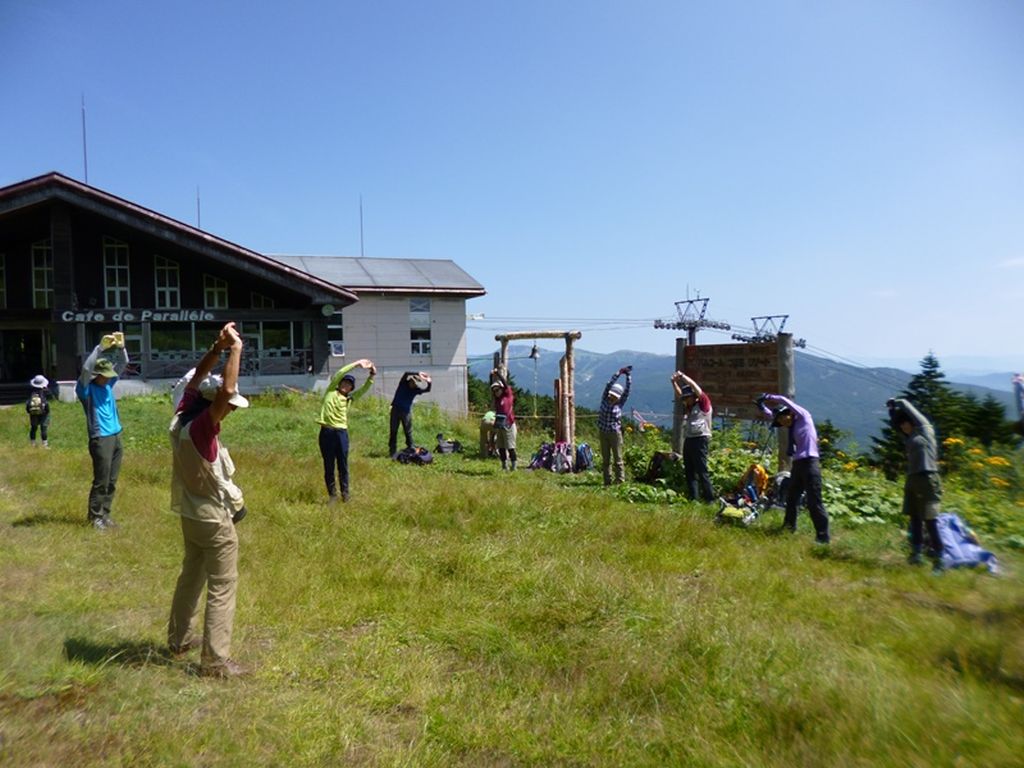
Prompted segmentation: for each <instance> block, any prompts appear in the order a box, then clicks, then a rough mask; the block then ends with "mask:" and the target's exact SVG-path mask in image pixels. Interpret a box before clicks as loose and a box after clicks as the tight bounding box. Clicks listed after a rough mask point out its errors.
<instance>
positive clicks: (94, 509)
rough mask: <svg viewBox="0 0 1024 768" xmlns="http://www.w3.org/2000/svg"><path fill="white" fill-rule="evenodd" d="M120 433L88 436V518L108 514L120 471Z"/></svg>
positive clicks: (92, 518) (93, 518)
mask: <svg viewBox="0 0 1024 768" xmlns="http://www.w3.org/2000/svg"><path fill="white" fill-rule="evenodd" d="M121 454H122V448H121V433H120V432H118V433H117V434H116V435H109V436H107V437H91V438H89V456H91V457H92V488H90V489H89V520H95V519H96V518H98V517H109V516H110V505H111V504H112V503H113V501H114V491H115V490H116V489H117V476H118V475H119V474H120V473H121Z"/></svg>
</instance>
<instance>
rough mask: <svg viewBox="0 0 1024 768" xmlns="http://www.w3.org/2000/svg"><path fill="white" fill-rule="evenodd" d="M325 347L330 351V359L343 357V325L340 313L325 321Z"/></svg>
mask: <svg viewBox="0 0 1024 768" xmlns="http://www.w3.org/2000/svg"><path fill="white" fill-rule="evenodd" d="M327 346H328V347H330V349H331V357H344V356H345V325H344V323H343V322H342V319H341V312H335V313H334V314H333V315H331V316H330V317H329V318H328V319H327Z"/></svg>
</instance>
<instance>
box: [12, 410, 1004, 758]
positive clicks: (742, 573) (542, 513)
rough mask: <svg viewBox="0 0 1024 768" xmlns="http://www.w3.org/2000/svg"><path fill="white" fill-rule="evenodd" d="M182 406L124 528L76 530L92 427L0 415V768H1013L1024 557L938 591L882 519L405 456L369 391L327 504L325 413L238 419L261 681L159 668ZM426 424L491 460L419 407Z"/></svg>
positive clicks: (133, 445) (174, 560)
mask: <svg viewBox="0 0 1024 768" xmlns="http://www.w3.org/2000/svg"><path fill="white" fill-rule="evenodd" d="M168 409H169V405H168V403H167V402H166V400H165V399H162V398H139V399H135V400H125V401H123V402H122V404H121V412H122V420H123V421H124V423H125V425H126V432H125V436H126V445H127V453H126V456H125V462H124V469H123V472H122V479H121V483H120V487H119V490H118V493H117V498H116V500H115V508H114V516H115V518H116V519H117V520H118V521H119V522H120V523H121V526H122V527H121V529H120V530H118V531H116V532H113V533H111V534H96V533H94V532H93V531H91V530H89V529H87V528H86V527H85V525H84V517H85V499H86V495H87V492H88V485H89V478H90V468H89V461H88V454H87V451H86V444H85V443H86V440H85V427H84V423H83V417H82V414H81V410H80V409H79V408H77V406H74V405H63V404H60V405H58V406H57V407H56V409H55V414H54V419H53V425H52V437H51V444H52V446H53V447H52V449H51V450H49V451H43V450H41V449H36V450H32V449H30V448H29V447H28V446H27V440H26V439H25V434H24V431H25V423H26V421H27V419H26V418H25V416H24V413H23V412H21V411H19V410H18V409H17V408H12V409H5V410H3V411H2V412H0V442H2V445H3V447H2V448H0V525H2V526H3V534H4V539H5V541H4V546H3V547H2V548H0V594H2V595H3V600H2V601H0V764H3V765H14V766H23V765H24V766H28V765H33V766H34V765H54V766H58V765H60V766H63V765H88V766H93V765H95V766H103V765H111V766H113V765H171V766H176V765H180V766H196V765H199V766H213V765H217V766H219V765H238V766H251V765H268V766H271V765H289V766H292V765H295V766H319V765H385V766H391V765H396V766H421V765H426V766H433V765H436V766H445V765H466V766H519V765H538V766H540V765H543V766H547V765H570V766H590V765H602V766H603V765H610V766H618V765H630V766H632V765H652V766H655V765H659V766H660V765H685V766H691V765H692V766H794V765H795V766H820V765H842V766H861V765H898V766H940V765H957V766H972V765H979V766H981V765H984V766H1001V765H1006V766H1009V765H1019V764H1020V760H1021V758H1020V756H1021V754H1024V728H1022V726H1021V723H1022V722H1024V584H1022V580H1021V577H1020V567H1021V564H1022V563H1021V559H1020V557H1019V555H1018V554H1017V553H1015V552H1012V551H1006V552H1004V551H1003V550H1001V549H1000V550H998V554H999V555H1000V558H1001V559H1002V561H1003V563H1004V567H1005V571H1006V572H1005V574H1004V575H1003V576H1002V577H999V578H993V577H991V576H988V575H986V574H983V573H976V572H951V573H946V574H944V575H943V576H941V577H933V576H932V575H931V574H930V573H929V572H928V570H927V569H912V568H909V567H907V566H906V565H905V564H904V553H903V551H902V550H901V534H900V531H899V530H898V528H896V527H895V526H893V525H891V524H885V525H882V524H873V525H849V526H847V525H845V524H844V522H843V520H842V519H840V520H839V521H838V522H837V527H836V530H835V543H834V544H833V546H832V548H831V550H830V551H825V552H822V551H819V550H816V549H815V548H814V547H813V546H812V544H811V541H812V535H811V533H810V526H809V522H808V520H807V519H806V515H805V516H803V517H802V519H801V523H800V525H801V528H800V532H799V534H798V535H797V536H796V537H791V536H776V535H773V534H772V533H771V529H772V528H773V527H774V525H777V524H778V522H779V519H778V516H777V514H775V513H772V514H769V515H768V516H766V517H765V518H763V519H762V521H760V522H759V524H758V525H756V526H755V527H753V528H751V529H748V530H743V529H736V528H728V527H726V528H719V527H716V526H714V525H712V524H711V522H710V517H711V511H710V510H709V509H708V508H706V507H703V506H701V505H688V504H673V505H665V504H662V505H654V504H629V503H626V502H625V501H622V500H620V499H619V498H618V497H617V496H616V495H615V494H614V493H610V492H607V491H605V490H604V489H603V488H601V487H600V480H599V477H598V476H597V475H596V473H590V474H588V475H585V476H577V477H562V476H555V475H552V474H550V473H531V472H519V473H517V474H515V475H514V476H510V475H507V474H505V475H503V474H501V473H500V472H499V471H498V470H497V466H496V463H495V462H493V461H491V462H487V461H483V460H479V459H477V458H475V457H473V456H472V455H467V456H459V455H455V456H439V457H437V459H436V461H435V463H434V464H433V465H432V466H430V467H405V466H400V465H397V464H395V463H393V462H390V461H389V460H388V459H387V458H386V456H385V453H386V447H385V443H386V437H387V435H386V425H387V421H386V419H387V407H386V404H382V403H377V402H374V401H369V400H367V401H361V402H359V403H357V404H356V415H355V418H354V419H353V423H352V427H351V434H352V445H353V455H352V472H353V498H352V501H351V502H350V503H349V504H346V505H343V506H338V507H327V506H326V505H325V504H324V500H325V498H324V497H325V492H324V490H323V487H322V486H323V481H322V477H321V469H320V460H319V454H318V452H317V448H316V431H317V429H316V425H315V423H314V421H315V411H316V403H315V402H314V401H313V400H311V399H309V398H303V397H287V398H281V399H275V398H262V399H257V401H256V403H255V405H254V407H253V408H252V409H250V410H248V411H242V412H238V413H236V414H234V415H232V416H231V417H230V418H229V419H228V420H227V422H226V423H225V426H224V432H223V435H222V436H223V439H224V441H225V443H226V444H227V445H229V446H230V447H231V449H232V455H233V456H234V458H235V461H236V464H237V465H238V476H237V479H238V481H239V484H240V485H241V486H242V488H243V489H244V490H245V491H246V499H247V503H248V506H249V509H250V514H249V516H248V517H247V518H246V520H245V522H243V523H242V524H241V525H240V527H239V533H240V538H241V564H240V572H241V574H240V584H239V602H238V611H237V614H236V620H235V640H234V652H235V654H234V655H235V656H236V658H238V659H239V660H240V661H242V662H243V663H245V664H247V665H251V666H253V667H254V669H255V671H254V673H253V675H252V676H250V677H248V678H245V679H241V680H237V681H230V682H214V681H209V680H206V679H203V678H199V677H197V676H195V675H194V674H193V673H194V668H193V667H194V664H195V663H196V661H197V659H196V658H195V657H194V656H193V657H192V658H190V659H188V660H187V661H183V662H178V661H172V660H171V659H169V658H168V657H167V656H166V655H165V654H164V653H163V650H162V646H163V641H164V628H165V623H166V619H167V611H168V610H169V607H170V598H171V592H172V590H173V587H174V581H175V578H176V576H177V572H178V564H179V560H180V557H181V541H180V532H179V529H178V526H177V521H176V518H175V517H174V516H173V515H171V514H170V513H169V512H168V511H167V501H168V495H169V492H168V482H169V481H168V473H169V456H168V452H169V449H168V447H167V444H166V437H165V430H166V425H167V420H168ZM416 428H417V436H418V437H419V440H420V442H422V443H424V444H427V445H431V446H432V445H433V436H434V435H435V434H436V433H437V432H439V431H444V432H445V433H446V435H449V434H450V435H453V436H455V437H458V438H459V439H460V440H461V441H462V442H463V443H465V444H466V445H467V446H475V444H476V435H475V428H474V426H473V425H472V424H455V425H452V424H450V423H448V422H447V421H446V420H445V419H444V417H443V416H442V415H441V414H439V413H438V412H437V411H435V410H431V409H429V408H422V407H421V406H417V410H416ZM539 439H540V438H539V436H530V435H525V436H523V438H522V443H523V445H524V446H525V447H524V449H523V451H522V453H523V454H524V455H525V454H528V453H529V450H528V448H532V447H533V446H534V445H535V443H536V442H538V441H539ZM524 463H525V462H524Z"/></svg>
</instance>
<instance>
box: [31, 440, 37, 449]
mask: <svg viewBox="0 0 1024 768" xmlns="http://www.w3.org/2000/svg"><path fill="white" fill-rule="evenodd" d="M29 442H30V443H32V447H33V448H36V447H38V445H39V444H38V443H37V442H36V441H35V440H29Z"/></svg>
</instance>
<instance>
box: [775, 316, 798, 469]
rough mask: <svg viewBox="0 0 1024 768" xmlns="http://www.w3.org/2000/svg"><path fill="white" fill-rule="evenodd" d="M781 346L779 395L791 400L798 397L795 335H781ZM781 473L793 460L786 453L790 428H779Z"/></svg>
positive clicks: (789, 467)
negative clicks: (794, 348) (794, 347)
mask: <svg viewBox="0 0 1024 768" xmlns="http://www.w3.org/2000/svg"><path fill="white" fill-rule="evenodd" d="M778 345H779V394H780V395H785V396H786V397H788V398H790V399H794V398H795V397H796V367H795V361H794V358H793V334H791V333H780V334H779V339H778ZM778 436H779V462H778V463H779V472H788V471H790V469H791V468H792V466H793V459H792V457H791V456H789V455H788V454H787V453H786V448H787V446H788V445H789V428H787V427H779V428H778Z"/></svg>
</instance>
